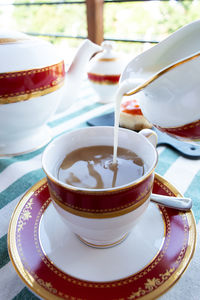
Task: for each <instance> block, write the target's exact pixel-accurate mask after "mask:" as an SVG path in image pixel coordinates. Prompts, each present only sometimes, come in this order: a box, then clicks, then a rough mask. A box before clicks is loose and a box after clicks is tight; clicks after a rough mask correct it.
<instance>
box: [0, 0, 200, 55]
mask: <svg viewBox="0 0 200 300" xmlns="http://www.w3.org/2000/svg"><path fill="white" fill-rule="evenodd" d="M0 1H1V0H0ZM46 1H47V0H36V1H34V0H15V1H13V2H15V3H24V2H29V3H30V2H46ZM57 1H58V0H57ZM69 1H71V2H73V0H69ZM80 1H81V0H80ZM4 2H5V1H4ZM9 2H12V0H9ZM48 2H55V1H53V0H52V1H50V0H49V1H48ZM59 2H62V1H59ZM63 2H64V1H63ZM2 9H3V8H2V7H0V14H1V15H2ZM4 10H5V8H4ZM10 16H11V17H12V22H11V25H10V27H12V28H13V27H14V28H15V29H17V30H20V31H23V32H38V33H43V34H45V33H51V34H53V33H58V34H65V35H70V36H84V37H87V18H86V5H85V4H71V5H67V4H61V5H41V6H38V5H32V6H24V5H22V6H14V7H12V12H10ZM199 17H200V1H199V0H182V1H175V0H169V1H133V2H132V1H128V2H127V1H124V3H105V4H104V33H105V34H104V37H105V38H117V39H120V38H121V39H133V40H134V39H142V40H157V41H160V40H162V39H163V38H165V37H166V36H167V35H169V34H170V33H172V32H174V31H176V30H177V29H178V28H180V27H182V26H183V25H185V24H187V23H189V22H191V21H194V20H197V19H199ZM0 26H1V27H2V24H1V22H0ZM49 40H50V41H51V42H53V43H56V44H58V43H61V42H62V41H63V38H52V37H51V38H49ZM67 43H68V44H70V45H71V46H72V47H76V46H77V45H78V44H79V43H80V40H75V39H67ZM116 46H117V49H120V50H122V51H125V52H132V51H135V53H139V52H141V51H143V50H144V49H145V48H146V47H149V46H151V45H150V44H140V43H121V42H117V43H116Z"/></svg>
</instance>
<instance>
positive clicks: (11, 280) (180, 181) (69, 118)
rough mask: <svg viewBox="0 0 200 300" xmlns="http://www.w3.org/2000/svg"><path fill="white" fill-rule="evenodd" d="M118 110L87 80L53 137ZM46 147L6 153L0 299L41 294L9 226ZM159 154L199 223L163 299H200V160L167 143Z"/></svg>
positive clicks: (0, 169) (160, 168) (55, 123)
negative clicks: (15, 257)
mask: <svg viewBox="0 0 200 300" xmlns="http://www.w3.org/2000/svg"><path fill="white" fill-rule="evenodd" d="M112 110H113V104H112V103H111V104H100V103H98V102H96V95H95V94H94V92H93V90H92V89H91V88H90V86H89V84H88V82H87V80H85V81H84V82H83V86H82V88H81V92H80V94H79V97H78V99H77V101H76V103H75V104H74V105H72V106H71V107H70V109H68V110H67V111H66V112H65V113H62V114H59V115H54V116H53V117H52V118H51V120H50V121H49V123H48V125H49V127H50V128H51V130H52V135H53V137H56V136H58V135H60V134H62V133H64V132H66V131H69V130H72V129H75V128H81V127H86V126H88V125H87V120H89V119H90V118H93V117H95V116H98V115H101V114H104V113H108V112H111V111H112ZM43 150H44V147H43V148H41V149H38V150H35V151H33V152H29V153H27V154H23V155H19V156H13V157H2V158H0V300H10V299H15V300H16V299H20V300H24V299H29V300H30V299H38V297H36V296H35V295H34V294H33V293H32V292H30V291H29V290H28V288H27V287H26V286H25V284H24V283H23V282H22V281H21V279H20V278H19V277H18V275H17V273H16V272H15V270H14V268H13V266H12V263H11V261H10V259H9V255H8V250H7V231H8V225H9V221H10V218H11V215H12V212H13V210H14V208H15V206H16V204H17V203H18V201H19V200H20V199H21V197H22V196H23V195H24V193H25V192H26V191H27V190H28V189H29V188H31V187H32V186H33V185H34V184H35V183H36V182H38V181H39V180H40V179H42V178H43V177H45V174H44V172H43V170H42V167H41V155H42V152H43ZM158 153H159V160H158V165H157V167H156V172H157V173H158V174H160V175H162V176H164V177H165V178H166V179H167V180H168V181H170V183H172V184H173V185H174V186H175V187H176V188H178V190H179V191H180V192H181V193H182V194H184V195H185V196H188V197H191V198H192V199H193V212H194V216H195V219H196V223H197V245H196V251H195V254H194V256H193V259H192V261H191V263H190V264H189V267H188V268H187V270H186V271H185V273H184V274H183V275H182V277H181V278H180V279H179V280H178V282H177V283H176V284H175V285H174V286H173V287H172V288H171V289H170V290H169V291H168V292H167V293H165V294H164V295H163V296H161V297H160V299H162V300H171V299H173V300H179V299H181V300H188V299H190V300H197V299H200V281H199V269H200V251H199V249H200V248H199V245H200V244H199V233H200V184H199V183H200V159H199V160H191V159H187V158H184V157H182V156H180V155H179V154H178V153H177V152H175V151H173V150H172V149H170V148H166V147H159V148H158ZM94 300H95V299H94ZM102 300H103V299H102Z"/></svg>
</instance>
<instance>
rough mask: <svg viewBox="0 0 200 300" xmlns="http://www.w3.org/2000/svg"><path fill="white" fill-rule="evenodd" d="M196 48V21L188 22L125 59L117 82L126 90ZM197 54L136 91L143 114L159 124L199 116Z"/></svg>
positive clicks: (199, 35) (199, 38)
mask: <svg viewBox="0 0 200 300" xmlns="http://www.w3.org/2000/svg"><path fill="white" fill-rule="evenodd" d="M199 49H200V21H199V20H198V21H195V22H192V23H190V24H188V25H186V26H184V27H182V28H181V29H179V30H178V31H176V32H175V33H173V34H172V35H170V36H169V37H168V38H166V39H165V40H163V41H161V42H160V43H159V44H157V45H156V46H154V47H152V48H151V49H149V50H147V51H145V52H144V53H142V54H140V55H138V56H137V57H136V58H134V59H133V60H132V61H131V62H129V63H128V65H127V66H126V68H125V69H124V71H123V74H122V76H121V80H120V84H122V83H123V82H124V83H125V82H127V87H126V88H127V92H128V91H130V90H133V89H134V88H135V87H136V86H137V85H138V84H142V83H144V82H145V81H147V80H148V79H150V78H151V77H152V76H154V75H156V74H159V72H162V71H163V70H164V69H166V68H167V67H169V66H170V65H173V64H174V63H176V62H179V61H181V60H183V59H185V58H187V57H190V56H192V55H193V54H195V53H199ZM199 76H200V58H199V57H197V58H195V59H193V60H190V61H188V62H186V63H184V64H181V65H179V66H178V67H176V68H174V69H171V70H170V71H167V72H166V73H164V74H163V75H161V76H159V77H158V78H156V79H155V80H154V81H153V82H152V83H150V84H149V85H148V86H147V87H146V88H144V89H143V90H142V91H141V92H139V93H138V94H137V98H138V99H139V102H140V105H141V109H142V112H143V114H144V115H145V117H146V118H147V119H148V120H149V121H150V122H152V123H153V124H155V125H159V126H161V127H173V126H174V127H175V126H182V125H184V124H187V123H191V122H194V121H197V120H199V119H200V101H199V94H200V87H199Z"/></svg>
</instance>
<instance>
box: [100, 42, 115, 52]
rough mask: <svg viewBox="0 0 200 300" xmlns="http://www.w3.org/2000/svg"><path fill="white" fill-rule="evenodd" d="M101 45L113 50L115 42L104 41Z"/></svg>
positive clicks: (107, 49) (106, 49)
mask: <svg viewBox="0 0 200 300" xmlns="http://www.w3.org/2000/svg"><path fill="white" fill-rule="evenodd" d="M101 47H102V48H103V50H104V51H112V50H113V48H114V43H113V42H110V41H104V42H102V43H101Z"/></svg>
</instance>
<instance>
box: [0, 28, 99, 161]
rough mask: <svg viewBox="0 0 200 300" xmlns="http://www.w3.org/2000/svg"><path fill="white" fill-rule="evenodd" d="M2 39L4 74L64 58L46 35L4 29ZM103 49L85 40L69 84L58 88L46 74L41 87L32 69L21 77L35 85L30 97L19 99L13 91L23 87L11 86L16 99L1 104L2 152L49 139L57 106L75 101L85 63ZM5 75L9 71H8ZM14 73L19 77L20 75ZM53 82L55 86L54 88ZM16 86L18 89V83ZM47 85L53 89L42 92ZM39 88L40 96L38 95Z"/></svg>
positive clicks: (1, 68) (0, 67) (61, 108)
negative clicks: (37, 35)
mask: <svg viewBox="0 0 200 300" xmlns="http://www.w3.org/2000/svg"><path fill="white" fill-rule="evenodd" d="M0 41H1V45H0V57H1V65H0V75H1V73H7V72H18V71H23V70H24V71H29V70H30V71H31V70H33V69H41V68H45V67H49V66H53V65H55V64H58V63H61V64H62V61H63V59H62V58H61V57H60V55H59V54H58V52H57V50H56V48H55V46H53V44H51V43H49V42H47V41H45V40H43V39H40V38H35V37H31V36H28V35H25V34H23V33H20V32H14V31H12V32H0ZM99 50H101V47H99V46H97V45H95V44H93V43H92V42H90V41H89V40H85V41H84V43H83V44H82V46H81V47H80V48H79V50H78V51H77V54H76V56H75V58H74V60H73V62H72V64H71V66H70V68H69V70H68V72H67V75H66V78H65V84H64V85H63V86H62V85H59V84H58V86H57V87H55V88H54V90H53V87H54V86H53V85H56V82H52V83H51V84H52V85H50V84H49V82H47V79H46V78H45V80H46V81H44V83H43V81H42V84H43V86H42V88H38V85H37V84H38V78H37V80H36V83H35V81H34V80H35V79H34V80H33V81H32V79H29V77H28V76H29V74H28V72H27V73H24V74H25V75H23V76H27V78H26V77H24V78H22V79H20V80H21V81H20V84H21V85H22V84H23V83H24V82H29V80H30V82H31V84H30V86H31V87H30V88H29V90H27V91H26V92H24V93H23V94H22V95H24V94H25V95H26V93H27V95H28V96H29V95H30V96H29V98H26V99H20V100H19V99H18V98H17V96H13V95H21V91H20V92H18V90H17V91H15V92H13V90H12V89H10V91H9V92H7V93H8V95H12V93H13V95H12V102H13V103H9V102H8V104H7V102H3V103H2V104H1V105H0V156H4V155H11V154H12V155H15V154H21V153H24V152H28V151H31V150H33V149H36V148H38V147H41V146H43V145H44V144H46V143H47V142H49V140H50V139H51V134H50V132H49V131H50V130H49V129H48V128H47V126H46V124H47V122H48V120H49V119H50V118H51V116H52V115H53V114H54V113H55V112H56V110H57V109H58V110H59V111H64V110H65V109H67V108H68V107H69V106H70V105H71V104H72V103H73V101H75V99H76V96H77V92H78V90H79V89H78V86H79V85H80V80H81V75H82V73H83V71H84V68H86V66H85V65H86V63H87V61H88V60H89V58H90V57H91V55H92V54H94V53H95V52H96V51H99ZM55 74H56V73H55ZM4 76H6V75H5V74H4ZM59 76H60V77H62V76H63V74H62V75H61V73H60V74H59ZM59 76H57V78H56V80H58V82H59V80H62V79H63V78H60V77H59ZM13 77H15V78H17V76H16V75H15V76H13ZM6 78H7V77H4V80H7V79H6ZM8 80H9V78H8ZM22 80H23V81H22ZM48 80H50V79H48ZM8 83H9V81H8ZM15 85H16V82H15ZM8 86H9V85H8ZM27 86H28V85H27ZM50 86H51V88H52V90H50V88H49V87H50ZM14 88H15V89H16V87H14ZM47 88H49V91H46V94H45V95H43V94H42V92H41V93H40V89H41V90H42V91H43V89H44V90H45V89H47ZM7 90H8V88H7ZM35 92H37V93H38V95H39V94H40V96H38V95H36V94H35V95H34V93H35ZM2 95H3V96H2V97H3V100H4V98H5V100H6V97H9V96H8V95H7V94H5V95H4V94H2ZM27 95H26V96H27ZM28 96H27V97H28ZM21 100H23V101H21ZM8 101H10V100H8ZM60 102H61V104H60ZM59 105H60V106H59Z"/></svg>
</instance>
